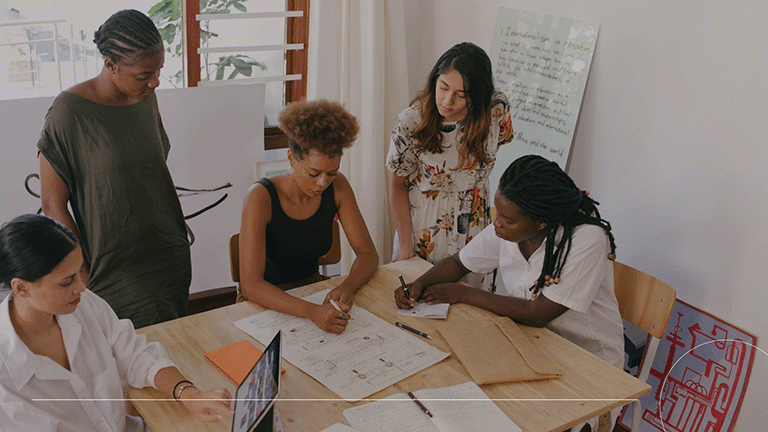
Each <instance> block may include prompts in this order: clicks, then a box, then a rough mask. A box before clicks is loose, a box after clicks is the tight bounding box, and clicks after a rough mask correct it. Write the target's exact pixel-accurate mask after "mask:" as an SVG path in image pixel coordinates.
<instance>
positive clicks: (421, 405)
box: [408, 390, 432, 418]
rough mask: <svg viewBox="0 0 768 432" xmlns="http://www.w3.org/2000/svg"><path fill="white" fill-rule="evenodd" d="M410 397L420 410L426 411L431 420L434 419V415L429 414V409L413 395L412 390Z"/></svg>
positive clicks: (409, 393)
mask: <svg viewBox="0 0 768 432" xmlns="http://www.w3.org/2000/svg"><path fill="white" fill-rule="evenodd" d="M408 396H409V397H410V398H411V399H413V401H414V402H416V405H418V406H419V408H421V410H422V411H424V414H426V415H428V416H429V417H430V418H431V417H432V413H431V412H429V410H428V409H427V407H425V406H424V404H422V403H421V402H420V401H419V400H418V399H416V396H415V395H414V394H413V393H411V392H410V390H409V391H408Z"/></svg>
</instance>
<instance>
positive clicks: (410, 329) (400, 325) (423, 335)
mask: <svg viewBox="0 0 768 432" xmlns="http://www.w3.org/2000/svg"><path fill="white" fill-rule="evenodd" d="M395 325H396V326H398V327H400V328H401V329H404V330H408V331H409V332H411V333H416V334H417V335H419V336H421V337H425V338H427V339H432V336H430V335H428V334H426V333H424V332H420V331H418V330H416V329H415V328H412V327H408V326H407V325H405V324H403V323H401V322H396V323H395ZM430 417H431V416H430Z"/></svg>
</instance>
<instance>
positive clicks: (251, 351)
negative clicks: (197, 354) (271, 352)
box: [205, 340, 285, 385]
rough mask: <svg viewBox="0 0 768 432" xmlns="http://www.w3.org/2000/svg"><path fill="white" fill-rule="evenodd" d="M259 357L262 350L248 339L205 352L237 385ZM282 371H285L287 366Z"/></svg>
mask: <svg viewBox="0 0 768 432" xmlns="http://www.w3.org/2000/svg"><path fill="white" fill-rule="evenodd" d="M259 357H261V350H260V349H258V348H256V347H255V346H253V344H252V343H250V342H248V341H247V340H242V341H240V342H235V343H233V344H229V345H227V346H225V347H221V348H219V349H217V350H213V351H210V352H207V353H205V358H206V359H207V360H208V361H209V362H211V363H213V365H214V366H216V367H217V368H219V370H220V371H222V372H224V374H225V375H226V376H227V377H228V378H229V379H231V380H232V381H233V382H234V383H235V384H237V385H240V384H242V383H243V380H245V377H246V376H248V372H250V371H251V368H253V365H255V364H256V360H258V359H259ZM281 372H285V368H282V369H281Z"/></svg>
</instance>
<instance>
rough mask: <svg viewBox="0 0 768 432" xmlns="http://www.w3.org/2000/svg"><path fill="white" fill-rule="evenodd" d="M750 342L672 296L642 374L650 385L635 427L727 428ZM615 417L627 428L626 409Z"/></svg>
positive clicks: (751, 355)
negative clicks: (648, 364) (647, 371)
mask: <svg viewBox="0 0 768 432" xmlns="http://www.w3.org/2000/svg"><path fill="white" fill-rule="evenodd" d="M756 344H757V338H756V337H755V336H753V335H750V334H748V333H746V332H745V331H743V330H741V329H739V328H737V327H734V326H732V325H730V324H728V323H726V322H725V321H723V320H721V319H719V318H716V317H714V316H712V315H710V314H708V313H706V312H704V311H702V310H699V309H696V308H694V307H693V306H691V305H689V304H686V303H684V302H682V301H680V300H677V302H675V306H674V308H673V309H672V315H671V316H670V318H669V324H668V325H667V331H666V333H665V334H664V337H663V338H662V339H661V342H660V343H659V348H658V350H657V351H656V357H655V358H654V359H653V367H652V369H651V372H650V375H649V376H648V384H650V385H651V386H652V387H653V390H652V391H651V393H649V394H647V395H646V396H644V397H643V398H641V401H642V405H643V411H642V421H641V422H640V432H658V431H662V432H731V431H732V429H733V425H734V423H735V421H736V416H737V414H738V412H739V407H740V406H741V402H742V399H743V398H744V393H745V392H746V389H747V384H748V382H749V375H750V372H751V371H752V363H753V362H754V359H755V353H756V348H755V345H756ZM643 361H647V359H644V360H643ZM630 407H631V405H630ZM619 421H620V422H621V424H622V425H623V426H625V427H626V428H627V429H629V428H630V425H631V424H632V410H631V409H625V410H624V413H623V415H622V416H621V417H620V420H619ZM632 432H638V431H632Z"/></svg>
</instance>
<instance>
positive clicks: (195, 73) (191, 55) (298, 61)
mask: <svg viewBox="0 0 768 432" xmlns="http://www.w3.org/2000/svg"><path fill="white" fill-rule="evenodd" d="M309 2H310V0H286V10H287V11H303V12H304V15H303V16H302V17H299V18H287V21H286V31H285V33H286V43H288V44H292V43H301V44H304V49H302V50H288V51H286V53H285V56H286V57H285V60H286V63H285V74H286V75H292V74H301V79H300V80H296V81H286V82H285V83H284V86H285V90H284V92H285V103H286V104H287V103H290V102H296V101H299V100H302V99H304V98H306V96H307V64H308V42H309ZM181 7H182V16H183V20H184V31H183V32H182V37H183V41H184V47H185V50H184V54H183V55H184V57H183V62H184V64H185V66H186V73H185V74H184V76H185V78H184V80H185V86H186V87H197V83H198V82H200V78H201V61H200V54H197V50H198V48H200V23H199V22H198V21H197V19H196V16H197V15H198V14H199V13H200V1H199V0H184V1H183V2H182V6H181ZM287 147H288V137H287V136H286V135H285V134H284V133H283V132H282V131H281V130H280V129H279V128H277V127H274V126H273V127H265V128H264V149H265V150H274V149H280V148H287Z"/></svg>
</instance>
